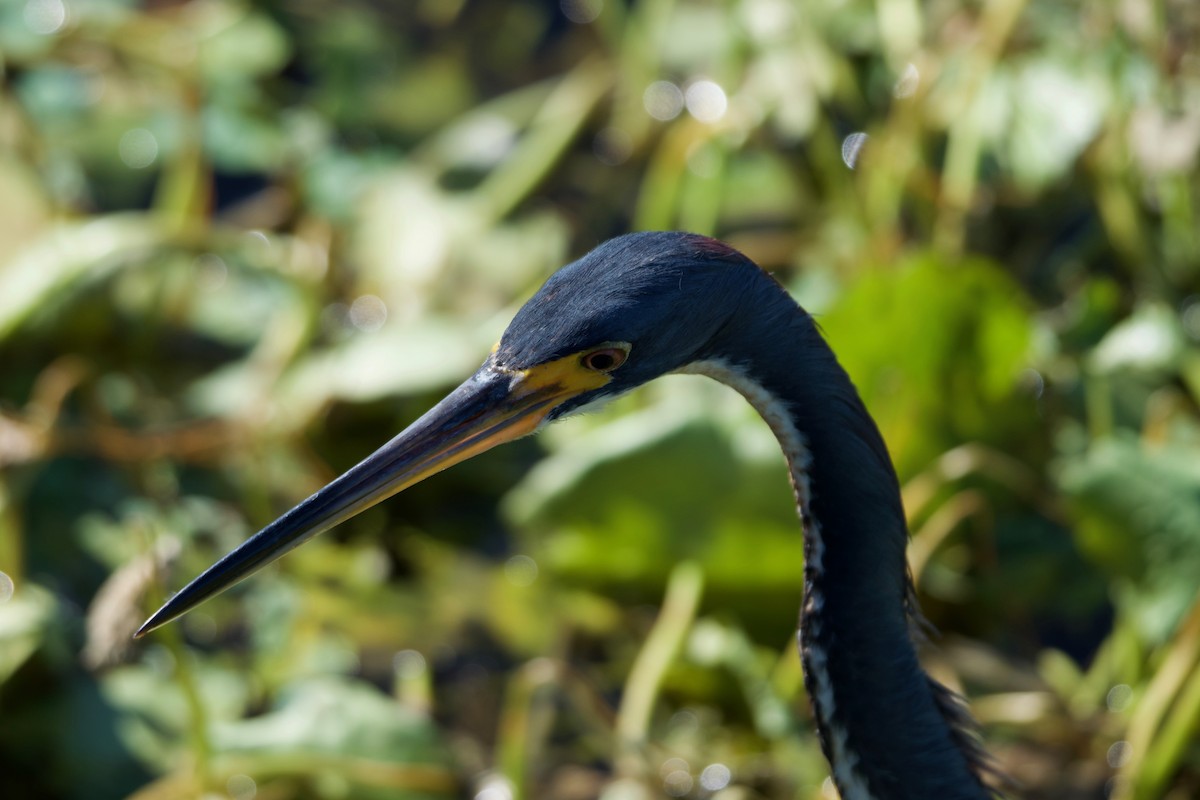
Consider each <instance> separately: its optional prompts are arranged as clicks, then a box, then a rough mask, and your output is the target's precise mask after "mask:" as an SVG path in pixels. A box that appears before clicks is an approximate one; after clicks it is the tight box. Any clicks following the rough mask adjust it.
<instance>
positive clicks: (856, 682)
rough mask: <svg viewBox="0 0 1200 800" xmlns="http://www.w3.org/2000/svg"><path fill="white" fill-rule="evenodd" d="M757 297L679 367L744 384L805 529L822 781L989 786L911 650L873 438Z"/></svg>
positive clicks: (795, 328)
mask: <svg viewBox="0 0 1200 800" xmlns="http://www.w3.org/2000/svg"><path fill="white" fill-rule="evenodd" d="M764 298H765V299H766V300H767V304H766V306H764V305H763V304H762V303H761V302H756V303H755V304H754V307H753V308H752V309H749V310H747V311H746V312H743V313H742V314H741V315H740V317H739V318H737V319H735V320H733V323H734V324H731V325H728V326H726V328H725V332H724V333H723V334H722V335H721V336H719V337H718V339H717V340H715V341H714V342H713V344H712V347H711V350H710V352H709V353H708V354H706V355H705V357H704V360H702V361H700V362H698V363H696V364H694V365H693V367H692V368H691V369H690V370H689V371H694V372H703V373H707V374H710V375H712V376H713V377H715V378H717V379H719V380H721V381H722V382H724V383H728V384H730V385H732V386H733V387H734V388H735V389H737V390H739V391H740V392H741V393H742V394H743V395H745V396H746V398H747V399H748V400H749V401H750V402H751V403H752V404H753V405H754V406H755V407H756V408H757V410H758V411H759V413H760V414H762V416H763V417H764V418H765V419H766V421H767V422H768V424H770V426H771V427H772V429H773V430H774V432H775V434H776V436H777V437H778V438H779V440H780V444H781V445H782V447H783V450H784V454H785V455H786V456H787V459H788V464H789V466H790V468H791V474H792V483H793V486H794V487H795V490H796V499H797V505H798V507H799V511H800V516H801V519H802V521H803V525H804V534H805V562H806V563H805V580H804V600H803V606H802V610H801V617H800V652H801V658H802V661H803V664H804V673H805V685H806V686H807V688H808V693H809V697H810V699H811V702H812V705H813V710H814V715H815V717H816V721H817V725H818V729H819V733H820V736H821V744H822V748H823V749H824V751H825V755H826V757H827V758H828V759H829V761H830V764H831V765H832V767H833V777H834V782H835V783H836V784H837V787H838V790H839V792H840V793H841V796H842V798H843V800H909V799H910V798H911V799H912V800H925V799H926V798H934V797H936V798H939V800H956V799H957V798H974V799H979V798H989V797H991V796H992V794H991V792H989V791H988V790H986V789H985V788H984V787H983V786H982V784H981V783H980V781H979V779H978V777H977V769H978V768H979V753H978V751H977V750H973V748H972V742H971V740H970V738H969V735H967V734H965V733H964V731H963V730H962V728H961V727H958V726H957V725H955V724H953V722H952V720H953V718H954V714H955V704H954V700H953V698H952V696H951V695H950V694H949V693H948V692H947V691H946V690H945V689H944V688H943V687H941V686H940V685H939V684H937V683H935V682H933V681H932V680H931V679H930V678H929V677H928V676H927V675H926V674H925V673H924V672H923V671H922V670H921V667H920V664H919V663H918V661H917V654H916V650H915V647H914V645H913V642H912V638H911V635H910V618H909V610H910V597H911V587H910V582H909V575H908V566H907V561H906V559H905V547H906V545H907V542H908V531H907V526H906V523H905V518H904V511H903V508H902V505H901V501H900V489H899V485H898V482H897V479H896V474H895V471H894V469H893V467H892V464H891V460H890V458H889V456H888V453H887V449H886V447H885V445H884V442H883V438H882V437H881V436H880V434H879V430H878V428H877V427H876V426H875V423H874V421H873V420H872V419H871V417H870V416H869V415H868V414H867V411H866V409H865V408H864V406H863V404H862V401H861V400H860V399H859V396H858V392H857V391H856V390H855V388H854V385H853V384H852V383H851V381H850V379H849V377H848V376H847V375H846V373H845V371H844V370H843V369H842V368H841V366H840V365H839V364H838V362H837V359H836V358H835V357H834V355H833V352H832V351H831V350H830V348H829V346H828V345H827V344H826V343H825V341H824V339H822V337H821V335H820V332H819V331H818V330H817V328H816V326H815V324H814V323H813V321H812V319H811V318H810V317H809V315H808V314H807V313H806V312H805V311H804V310H803V309H801V308H799V307H798V306H797V305H796V304H795V302H794V301H792V300H791V298H790V297H789V296H788V295H787V294H786V293H785V292H783V291H782V290H781V289H779V288H778V287H776V286H774V285H772V286H771V287H770V288H769V290H766V291H764V292H760V293H757V296H756V300H758V301H761V300H763V299H764ZM959 713H961V712H959ZM948 718H949V719H948Z"/></svg>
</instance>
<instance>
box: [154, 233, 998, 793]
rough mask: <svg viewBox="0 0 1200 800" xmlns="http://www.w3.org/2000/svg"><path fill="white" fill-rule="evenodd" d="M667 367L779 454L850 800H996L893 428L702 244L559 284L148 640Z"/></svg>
mask: <svg viewBox="0 0 1200 800" xmlns="http://www.w3.org/2000/svg"><path fill="white" fill-rule="evenodd" d="M669 372H691V373H700V374H704V375H708V376H710V377H713V378H716V379H717V380H719V381H722V382H723V383H726V384H728V385H730V386H732V387H733V388H734V389H736V390H737V391H739V392H740V393H741V394H742V395H743V396H745V398H746V399H747V400H748V401H749V402H750V403H751V404H752V405H753V406H754V407H755V408H756V409H757V410H758V412H759V413H760V414H761V415H762V416H763V418H764V419H765V420H766V422H767V424H768V425H770V427H771V429H772V431H773V432H774V433H775V436H776V437H777V438H778V440H779V443H780V445H781V446H782V448H783V452H784V455H785V456H786V458H787V463H788V466H789V471H790V474H791V480H792V486H793V488H794V490H795V495H796V503H797V506H798V508H799V512H800V518H801V521H802V526H803V529H804V537H805V538H804V554H805V563H804V595H803V604H802V607H801V611H800V634H799V644H800V655H801V660H802V662H803V665H804V675H805V685H806V687H807V689H808V694H809V697H810V699H811V703H812V707H813V711H814V716H815V719H816V723H817V728H818V732H819V733H820V738H821V745H822V748H823V750H824V752H825V755H826V757H827V758H828V759H829V762H830V764H831V766H832V772H833V780H834V783H836V784H837V787H838V790H839V792H840V793H841V796H842V798H843V800H958V799H959V798H975V799H976V800H978V799H979V798H987V797H990V796H992V792H991V791H990V790H988V789H987V788H985V786H984V784H983V782H982V781H981V779H980V775H981V773H982V772H983V771H984V770H986V764H985V759H984V756H983V754H982V751H981V750H980V749H979V747H978V745H977V744H976V741H975V739H974V738H973V737H972V734H971V732H970V731H969V730H968V728H969V718H968V717H967V715H966V713H965V711H963V710H962V708H961V706H960V704H959V702H958V701H957V699H956V698H955V697H954V696H953V695H952V694H951V693H950V692H948V691H947V690H946V689H945V688H943V687H942V686H941V685H940V684H938V683H937V682H935V681H933V680H932V679H931V678H929V677H928V676H927V675H926V674H925V673H924V672H923V671H922V669H921V667H920V664H919V663H918V661H917V654H916V650H915V648H914V645H913V636H912V630H911V629H912V626H913V622H914V619H915V618H916V616H917V611H916V606H915V603H914V600H913V587H912V583H911V580H910V577H909V572H908V568H907V562H906V560H905V546H906V543H907V541H908V532H907V527H906V524H905V519H904V511H903V508H902V507H901V502H900V490H899V484H898V482H897V479H896V474H895V471H894V470H893V468H892V463H891V459H890V458H889V456H888V452H887V449H886V447H885V445H884V442H883V438H882V436H881V435H880V433H879V430H878V428H877V427H876V426H875V423H874V421H873V420H872V419H871V417H870V416H869V415H868V414H867V411H866V408H865V407H864V406H863V403H862V400H861V399H860V398H859V396H858V392H857V391H856V390H855V388H854V385H853V384H852V383H851V382H850V378H849V377H848V376H847V375H846V373H845V371H844V370H843V369H842V367H841V365H840V364H838V361H837V359H836V358H835V357H834V354H833V351H832V350H830V348H829V346H828V345H827V344H826V343H825V340H824V339H823V338H822V336H821V333H820V331H819V330H818V328H817V326H816V324H815V323H814V321H813V319H812V317H811V316H809V314H808V313H807V312H806V311H804V309H802V308H801V307H800V306H799V305H797V304H796V302H795V301H794V300H793V299H792V298H791V297H790V296H789V295H788V294H787V292H786V291H785V290H784V289H783V288H782V287H781V286H780V285H779V284H778V283H776V282H775V281H774V280H773V279H772V278H771V277H770V276H768V275H767V274H766V273H765V272H763V271H762V270H761V269H759V268H758V267H757V266H756V265H755V264H754V263H753V262H752V261H751V260H750V259H748V258H746V257H745V256H743V255H742V254H741V253H739V252H737V251H736V250H734V249H733V248H731V247H729V246H727V245H725V244H722V243H720V242H718V241H715V240H713V239H709V238H706V237H703V236H697V235H693V234H686V233H635V234H630V235H627V236H621V237H619V238H616V239H613V240H611V241H609V242H606V243H605V244H602V245H601V246H599V247H597V248H596V249H595V250H593V251H592V252H591V253H589V254H587V255H586V256H584V257H583V258H581V259H580V260H578V261H576V262H574V263H572V264H570V265H568V266H566V267H564V268H563V269H561V270H560V271H558V272H557V273H556V274H555V275H553V276H552V277H551V278H550V279H549V280H548V281H547V282H546V284H545V285H544V286H543V287H542V288H541V289H540V290H539V291H538V292H537V294H535V295H534V296H533V298H532V299H531V300H530V301H529V302H528V303H526V304H525V306H524V307H523V308H521V310H520V311H519V312H518V313H517V315H516V317H515V318H514V319H513V321H512V323H511V324H510V325H509V327H508V330H507V331H505V333H504V336H503V337H502V338H501V339H500V342H499V344H497V345H496V347H495V349H494V350H493V351H492V353H491V355H489V356H488V358H487V360H486V361H484V363H483V366H482V367H480V368H479V371H478V372H476V373H475V374H474V375H472V376H471V377H470V378H468V379H467V380H466V381H465V382H464V383H463V384H462V385H461V386H459V387H458V388H457V389H455V390H454V391H452V392H451V393H450V394H449V395H448V396H447V397H446V398H445V399H444V400H442V401H441V402H440V403H438V404H437V405H436V406H434V407H433V409H431V410H430V411H429V412H427V413H426V414H425V415H424V416H422V417H421V418H420V419H418V420H417V421H416V422H414V423H413V424H412V425H410V426H409V427H408V428H407V429H406V430H405V431H404V432H403V433H401V434H400V435H398V436H396V437H395V438H394V439H392V440H391V441H390V442H388V443H387V444H385V445H384V446H383V447H382V448H380V449H379V450H378V451H376V452H375V453H373V454H372V455H370V456H368V457H367V458H366V459H365V460H364V461H363V462H362V463H360V464H358V465H357V466H355V467H353V468H351V469H350V470H349V471H347V472H346V473H345V474H343V475H342V476H341V477H339V478H337V479H336V480H334V481H333V482H332V483H330V484H329V485H328V486H326V487H325V488H323V489H321V490H320V491H318V492H317V493H316V494H314V495H312V496H311V497H309V498H308V499H307V500H305V501H303V502H302V503H300V504H299V505H298V506H296V507H295V508H293V509H292V510H291V511H289V512H287V513H286V514H284V515H283V516H282V517H280V518H279V519H277V520H276V521H275V522H272V523H271V524H270V525H268V526H267V527H266V528H264V529H263V530H261V531H259V532H258V533H257V534H255V535H254V536H253V537H251V538H250V539H248V540H247V541H246V542H245V543H243V544H242V545H241V546H240V547H238V548H237V549H236V550H234V551H233V552H231V553H229V554H228V555H226V556H225V557H224V558H222V559H221V560H220V561H218V562H217V563H216V564H214V565H213V566H212V567H210V568H209V569H208V570H207V571H206V572H204V573H203V574H202V575H200V577H198V578H196V579H195V580H193V581H192V582H191V583H190V584H188V585H187V586H186V587H184V589H183V590H182V591H180V592H179V593H178V594H176V595H175V596H174V597H172V598H171V599H170V600H169V601H168V602H167V603H166V604H165V605H163V607H162V608H160V609H159V610H158V611H157V612H155V614H154V615H153V616H152V617H151V618H150V619H149V620H147V622H146V623H145V624H144V625H143V626H142V628H141V630H139V631H138V635H139V636H140V635H142V634H144V633H146V632H147V631H150V630H153V629H154V628H157V627H158V626H160V625H163V624H165V623H166V622H169V621H170V620H172V619H174V618H176V617H178V616H179V615H181V614H183V613H184V612H186V611H187V610H188V609H190V608H192V607H193V606H195V605H197V604H199V603H201V602H202V601H204V600H205V599H207V598H209V597H211V596H213V595H214V594H217V593H218V592H221V591H223V590H224V589H226V588H228V587H229V586H230V585H231V584H233V583H235V582H237V581H239V580H241V579H242V578H244V577H246V576H247V575H249V574H250V573H252V572H254V571H255V570H257V569H259V568H260V567H262V566H263V565H264V564H267V563H268V562H270V561H273V560H274V559H276V558H278V557H279V556H281V555H283V554H284V553H286V552H288V551H289V550H291V549H292V548H294V547H296V546H297V545H299V544H301V543H302V542H304V541H306V540H307V539H309V538H310V537H312V536H315V535H316V534H318V533H321V532H322V531H324V530H327V529H328V528H331V527H332V526H334V525H337V524H338V523H340V522H342V521H344V520H346V519H348V518H349V517H351V516H353V515H355V514H357V513H358V512H360V511H362V510H363V509H365V508H368V507H369V506H371V505H373V504H375V503H378V502H379V501H380V500H383V499H384V498H386V497H390V496H391V495H393V494H395V493H397V492H400V491H402V490H403V489H405V488H407V487H409V486H412V485H413V484H415V483H417V482H418V481H421V480H423V479H424V478H427V477H428V476H430V475H432V474H434V473H435V472H438V471H440V470H443V469H445V468H447V467H449V466H451V465H452V464H456V463H458V462H460V461H463V460H465V459H467V458H470V457H471V456H474V455H476V454H478V453H482V452H483V451H485V450H487V449H489V448H491V447H494V446H495V445H498V444H500V443H502V442H507V441H510V440H512V439H516V438H518V437H520V436H524V435H526V434H528V433H532V432H533V431H535V430H537V429H538V428H540V427H542V426H543V425H546V424H548V423H550V422H553V421H554V420H556V419H559V418H562V417H564V416H566V415H568V414H570V413H572V412H575V411H578V410H580V409H582V408H584V407H587V406H592V405H594V404H597V403H599V402H603V401H605V400H608V399H610V398H613V397H615V396H617V395H620V394H622V393H624V392H628V391H629V390H631V389H634V388H635V387H637V386H640V385H641V384H643V383H646V382H647V381H649V380H652V379H653V378H656V377H658V376H660V375H663V374H666V373H669Z"/></svg>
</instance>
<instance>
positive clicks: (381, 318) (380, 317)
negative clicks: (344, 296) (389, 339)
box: [350, 294, 388, 333]
mask: <svg viewBox="0 0 1200 800" xmlns="http://www.w3.org/2000/svg"><path fill="white" fill-rule="evenodd" d="M387 317H388V311H387V305H386V304H385V303H384V302H383V300H382V299H381V298H379V297H378V296H376V295H373V294H364V295H363V296H362V297H359V298H357V299H356V300H355V301H354V302H353V303H351V304H350V324H351V325H353V326H354V327H356V328H358V329H359V330H360V331H364V332H366V333H370V332H372V331H377V330H379V329H380V328H382V327H383V323H385V322H387Z"/></svg>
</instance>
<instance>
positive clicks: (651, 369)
mask: <svg viewBox="0 0 1200 800" xmlns="http://www.w3.org/2000/svg"><path fill="white" fill-rule="evenodd" d="M748 271H752V272H753V273H754V274H756V275H757V274H760V273H759V270H758V268H757V267H755V266H754V264H753V263H752V262H751V261H750V260H749V259H747V258H746V257H745V256H743V255H742V254H741V253H739V252H737V251H736V250H734V249H733V248H731V247H729V246H728V245H725V244H723V243H721V242H718V241H716V240H714V239H709V238H707V237H704V236H697V235H695V234H688V233H679V232H649V233H632V234H628V235H625V236H620V237H617V238H615V239H611V240H609V241H608V242H605V243H604V244H602V245H600V246H599V247H597V248H596V249H595V250H592V251H591V252H590V253H588V254H587V255H586V256H584V257H583V258H581V259H579V260H578V261H576V262H574V263H572V264H569V265H567V266H565V267H563V268H562V269H561V270H559V271H558V272H557V273H555V274H554V275H553V276H552V277H551V278H550V279H549V280H548V281H546V283H545V285H543V286H542V288H541V289H540V290H539V291H538V292H537V293H536V294H535V295H534V296H533V297H532V298H530V300H529V301H528V302H527V303H526V304H525V305H524V307H522V308H521V310H520V311H519V312H517V315H516V316H515V317H514V318H513V321H512V322H511V323H510V324H509V326H508V329H507V330H506V331H505V333H504V336H503V337H502V338H501V339H500V342H499V344H498V345H497V346H496V350H495V352H494V353H493V354H492V357H491V358H489V359H488V362H487V363H485V364H484V366H483V368H482V369H481V372H487V371H508V372H520V373H522V374H523V375H524V376H525V379H526V380H528V381H530V382H533V383H550V382H560V383H563V384H564V388H566V387H567V386H569V387H570V388H569V389H567V390H566V391H565V392H564V395H563V396H562V398H561V400H560V402H558V403H557V404H556V405H555V406H554V407H553V408H552V409H550V410H549V411H548V412H547V414H546V415H545V420H544V421H547V422H548V421H553V420H555V419H558V418H560V417H562V416H565V415H567V414H570V413H571V412H573V411H576V410H578V409H580V408H582V407H584V406H588V407H591V406H594V405H596V404H597V403H600V402H604V401H606V400H608V399H610V398H612V397H615V396H616V395H619V394H622V393H624V392H627V391H629V390H630V389H633V388H635V387H637V386H639V385H641V384H643V383H645V382H647V381H649V380H652V379H653V378H656V377H658V376H660V375H663V374H666V373H668V372H673V371H675V370H677V369H679V368H680V367H682V366H684V365H686V364H688V363H689V362H691V361H694V360H697V359H700V358H703V357H704V356H705V354H706V350H707V348H708V347H709V345H710V344H711V343H712V341H713V339H714V337H716V336H717V335H718V334H719V333H720V331H721V330H722V328H723V327H724V326H725V325H726V323H727V322H728V321H729V319H730V318H731V316H732V315H733V314H734V313H735V311H736V310H737V308H738V307H739V301H740V299H741V296H742V295H743V294H744V293H745V292H746V290H747V287H748V286H749V285H751V284H752V283H753V282H752V281H750V280H748V278H749V275H750V273H749V272H748Z"/></svg>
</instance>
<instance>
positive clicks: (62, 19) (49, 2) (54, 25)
mask: <svg viewBox="0 0 1200 800" xmlns="http://www.w3.org/2000/svg"><path fill="white" fill-rule="evenodd" d="M24 16H25V26H26V27H27V28H29V30H31V31H33V32H34V33H37V34H40V35H42V36H49V35H50V34H52V33H58V32H59V31H60V30H62V28H63V26H64V25H66V24H67V5H66V3H64V2H63V1H62V0H29V2H28V3H26V4H25V14H24Z"/></svg>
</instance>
